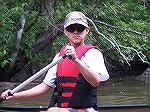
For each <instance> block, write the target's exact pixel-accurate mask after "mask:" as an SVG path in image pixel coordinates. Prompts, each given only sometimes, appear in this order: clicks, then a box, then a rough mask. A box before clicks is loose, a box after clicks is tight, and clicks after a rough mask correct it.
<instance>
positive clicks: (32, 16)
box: [0, 0, 150, 69]
mask: <svg viewBox="0 0 150 112" xmlns="http://www.w3.org/2000/svg"><path fill="white" fill-rule="evenodd" d="M0 3H1V4H0V45H1V47H0V66H1V68H3V69H6V68H5V67H6V66H7V65H9V64H10V62H11V61H12V59H11V55H12V52H13V51H14V50H15V47H14V46H15V40H16V32H17V30H18V24H19V19H20V17H21V15H23V13H24V10H25V9H26V8H27V6H28V1H27V0H21V1H20V0H8V1H1V2H0ZM42 3H43V2H41V1H36V0H33V7H32V9H31V11H30V13H29V15H28V17H27V18H26V23H25V28H24V32H23V35H22V39H21V47H20V51H19V55H18V57H17V62H16V64H18V65H19V63H20V62H21V60H22V55H24V57H26V58H27V59H28V60H35V61H38V62H43V61H45V60H46V61H47V60H51V59H52V58H53V56H54V54H55V53H57V52H58V51H59V50H60V48H61V46H63V45H64V44H65V43H67V42H68V40H67V38H66V37H65V36H64V35H63V33H61V34H60V35H58V36H57V38H55V40H54V42H53V44H51V45H49V46H47V47H46V48H45V50H43V51H40V52H38V53H37V52H35V50H34V45H35V44H36V42H37V40H38V39H39V38H40V35H41V34H42V33H43V32H45V31H47V30H48V29H49V27H50V26H51V24H53V25H54V26H55V24H57V23H59V24H60V23H61V24H63V20H64V17H65V16H66V14H67V13H69V12H70V11H74V10H76V11H82V12H83V13H85V15H87V16H88V17H89V18H90V19H92V20H93V22H94V23H95V24H96V26H97V28H98V30H99V31H100V32H101V33H102V34H104V35H105V36H106V37H107V38H109V39H110V40H111V41H112V42H117V43H118V45H120V46H124V47H120V50H121V51H122V53H124V54H125V56H126V57H127V59H128V60H131V61H132V60H134V58H135V57H136V56H137V52H135V51H134V50H133V49H131V48H134V49H136V50H137V51H138V52H140V53H141V56H142V58H143V59H145V60H146V59H148V61H149V60H150V46H149V45H150V28H149V26H150V9H149V5H148V4H147V3H141V2H137V1H136V0H135V1H130V0H127V1H122V0H106V1H105V0H96V1H94V2H93V1H90V0H76V1H74V0H58V1H57V4H56V6H55V11H54V9H52V8H51V7H49V8H47V9H51V10H48V11H49V13H53V17H49V16H42V15H40V11H41V10H40V8H41V7H42V6H41V5H43V4H42ZM50 18H51V19H52V20H53V23H52V21H50ZM54 23H55V24H54ZM105 23H106V24H105ZM89 25H90V28H91V32H90V34H89V36H88V37H87V39H86V43H93V44H95V45H97V46H99V47H100V48H101V49H103V52H104V54H105V56H106V57H109V58H111V59H113V60H116V61H119V62H121V63H124V59H123V57H122V56H121V55H120V54H119V52H118V51H116V49H115V48H114V47H113V46H112V45H111V44H110V42H108V41H107V40H106V39H105V38H103V37H102V36H100V35H98V34H97V32H96V31H95V28H94V26H93V25H92V24H91V23H90V22H89ZM51 27H52V26H51ZM55 27H56V26H55ZM135 31H136V32H135ZM137 32H140V33H141V34H138V33H137ZM50 53H52V54H53V55H50ZM143 54H144V55H145V56H146V57H144V56H143Z"/></svg>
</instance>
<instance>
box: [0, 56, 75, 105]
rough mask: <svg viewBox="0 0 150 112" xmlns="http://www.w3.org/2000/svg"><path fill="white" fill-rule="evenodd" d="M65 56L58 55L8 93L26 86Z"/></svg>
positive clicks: (1, 99) (0, 100) (70, 57)
mask: <svg viewBox="0 0 150 112" xmlns="http://www.w3.org/2000/svg"><path fill="white" fill-rule="evenodd" d="M66 57H67V55H66V54H64V55H62V56H60V57H59V58H58V59H57V60H56V61H55V62H52V63H50V64H48V65H47V66H46V67H44V68H43V69H41V70H40V71H38V72H37V73H35V74H34V75H33V76H31V77H30V78H28V79H27V80H25V81H24V82H22V83H21V84H20V85H18V86H17V87H15V88H14V89H12V90H10V92H9V95H13V94H14V93H16V92H18V91H20V90H21V89H22V88H24V87H25V86H27V85H28V84H29V83H31V82H32V81H34V80H36V79H37V78H38V77H40V76H42V75H43V74H44V73H45V72H47V71H48V70H49V69H50V68H52V67H53V66H55V65H56V64H58V63H59V62H60V61H61V60H63V59H65V58H66ZM68 58H69V59H72V56H70V55H69V56H68ZM3 100H5V99H3V98H1V97H0V102H2V101H3Z"/></svg>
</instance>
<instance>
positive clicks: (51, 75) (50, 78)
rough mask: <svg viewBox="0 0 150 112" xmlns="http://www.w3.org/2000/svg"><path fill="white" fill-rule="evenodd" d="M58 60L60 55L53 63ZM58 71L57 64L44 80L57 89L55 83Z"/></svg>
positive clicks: (57, 55)
mask: <svg viewBox="0 0 150 112" xmlns="http://www.w3.org/2000/svg"><path fill="white" fill-rule="evenodd" d="M58 58H59V53H58V54H56V56H55V57H54V59H53V61H52V63H53V62H55V61H56V60H57V59H58ZM56 71H57V64H56V65H55V66H53V67H52V68H50V69H49V70H48V72H47V74H46V76H45V78H44V80H43V82H44V83H45V84H47V85H48V86H50V87H55V84H54V82H55V79H56Z"/></svg>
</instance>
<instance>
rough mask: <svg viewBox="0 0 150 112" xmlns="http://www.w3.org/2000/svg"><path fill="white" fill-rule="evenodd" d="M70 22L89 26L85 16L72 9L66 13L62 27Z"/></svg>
mask: <svg viewBox="0 0 150 112" xmlns="http://www.w3.org/2000/svg"><path fill="white" fill-rule="evenodd" d="M72 24H81V25H84V26H85V27H87V28H89V26H88V22H87V18H86V16H85V15H84V14H83V13H82V12H78V11H73V12H70V13H69V14H67V16H66V18H65V22H64V29H65V28H66V27H67V26H69V25H72Z"/></svg>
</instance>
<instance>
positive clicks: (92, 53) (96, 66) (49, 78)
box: [43, 48, 109, 87]
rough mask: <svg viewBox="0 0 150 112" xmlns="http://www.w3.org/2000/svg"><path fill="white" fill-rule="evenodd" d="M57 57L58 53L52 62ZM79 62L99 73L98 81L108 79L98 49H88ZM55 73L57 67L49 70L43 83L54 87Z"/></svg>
mask: <svg viewBox="0 0 150 112" xmlns="http://www.w3.org/2000/svg"><path fill="white" fill-rule="evenodd" d="M58 57H59V53H58V54H56V56H55V57H54V59H53V62H55V61H56V60H57V59H58ZM81 61H82V62H84V63H85V65H86V66H87V67H88V68H89V69H91V70H93V71H95V72H97V73H99V74H100V75H99V78H100V81H106V80H107V79H109V74H108V71H107V69H106V66H105V64H104V58H103V55H102V53H101V52H100V51H99V50H98V49H94V48H92V49H89V50H88V51H87V52H86V53H85V54H84V55H83V56H82V57H81ZM56 72H57V65H55V66H54V67H52V68H50V69H49V70H48V72H47V74H46V76H45V79H44V80H43V82H44V83H45V84H47V85H48V86H50V87H55V84H54V81H55V79H56Z"/></svg>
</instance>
